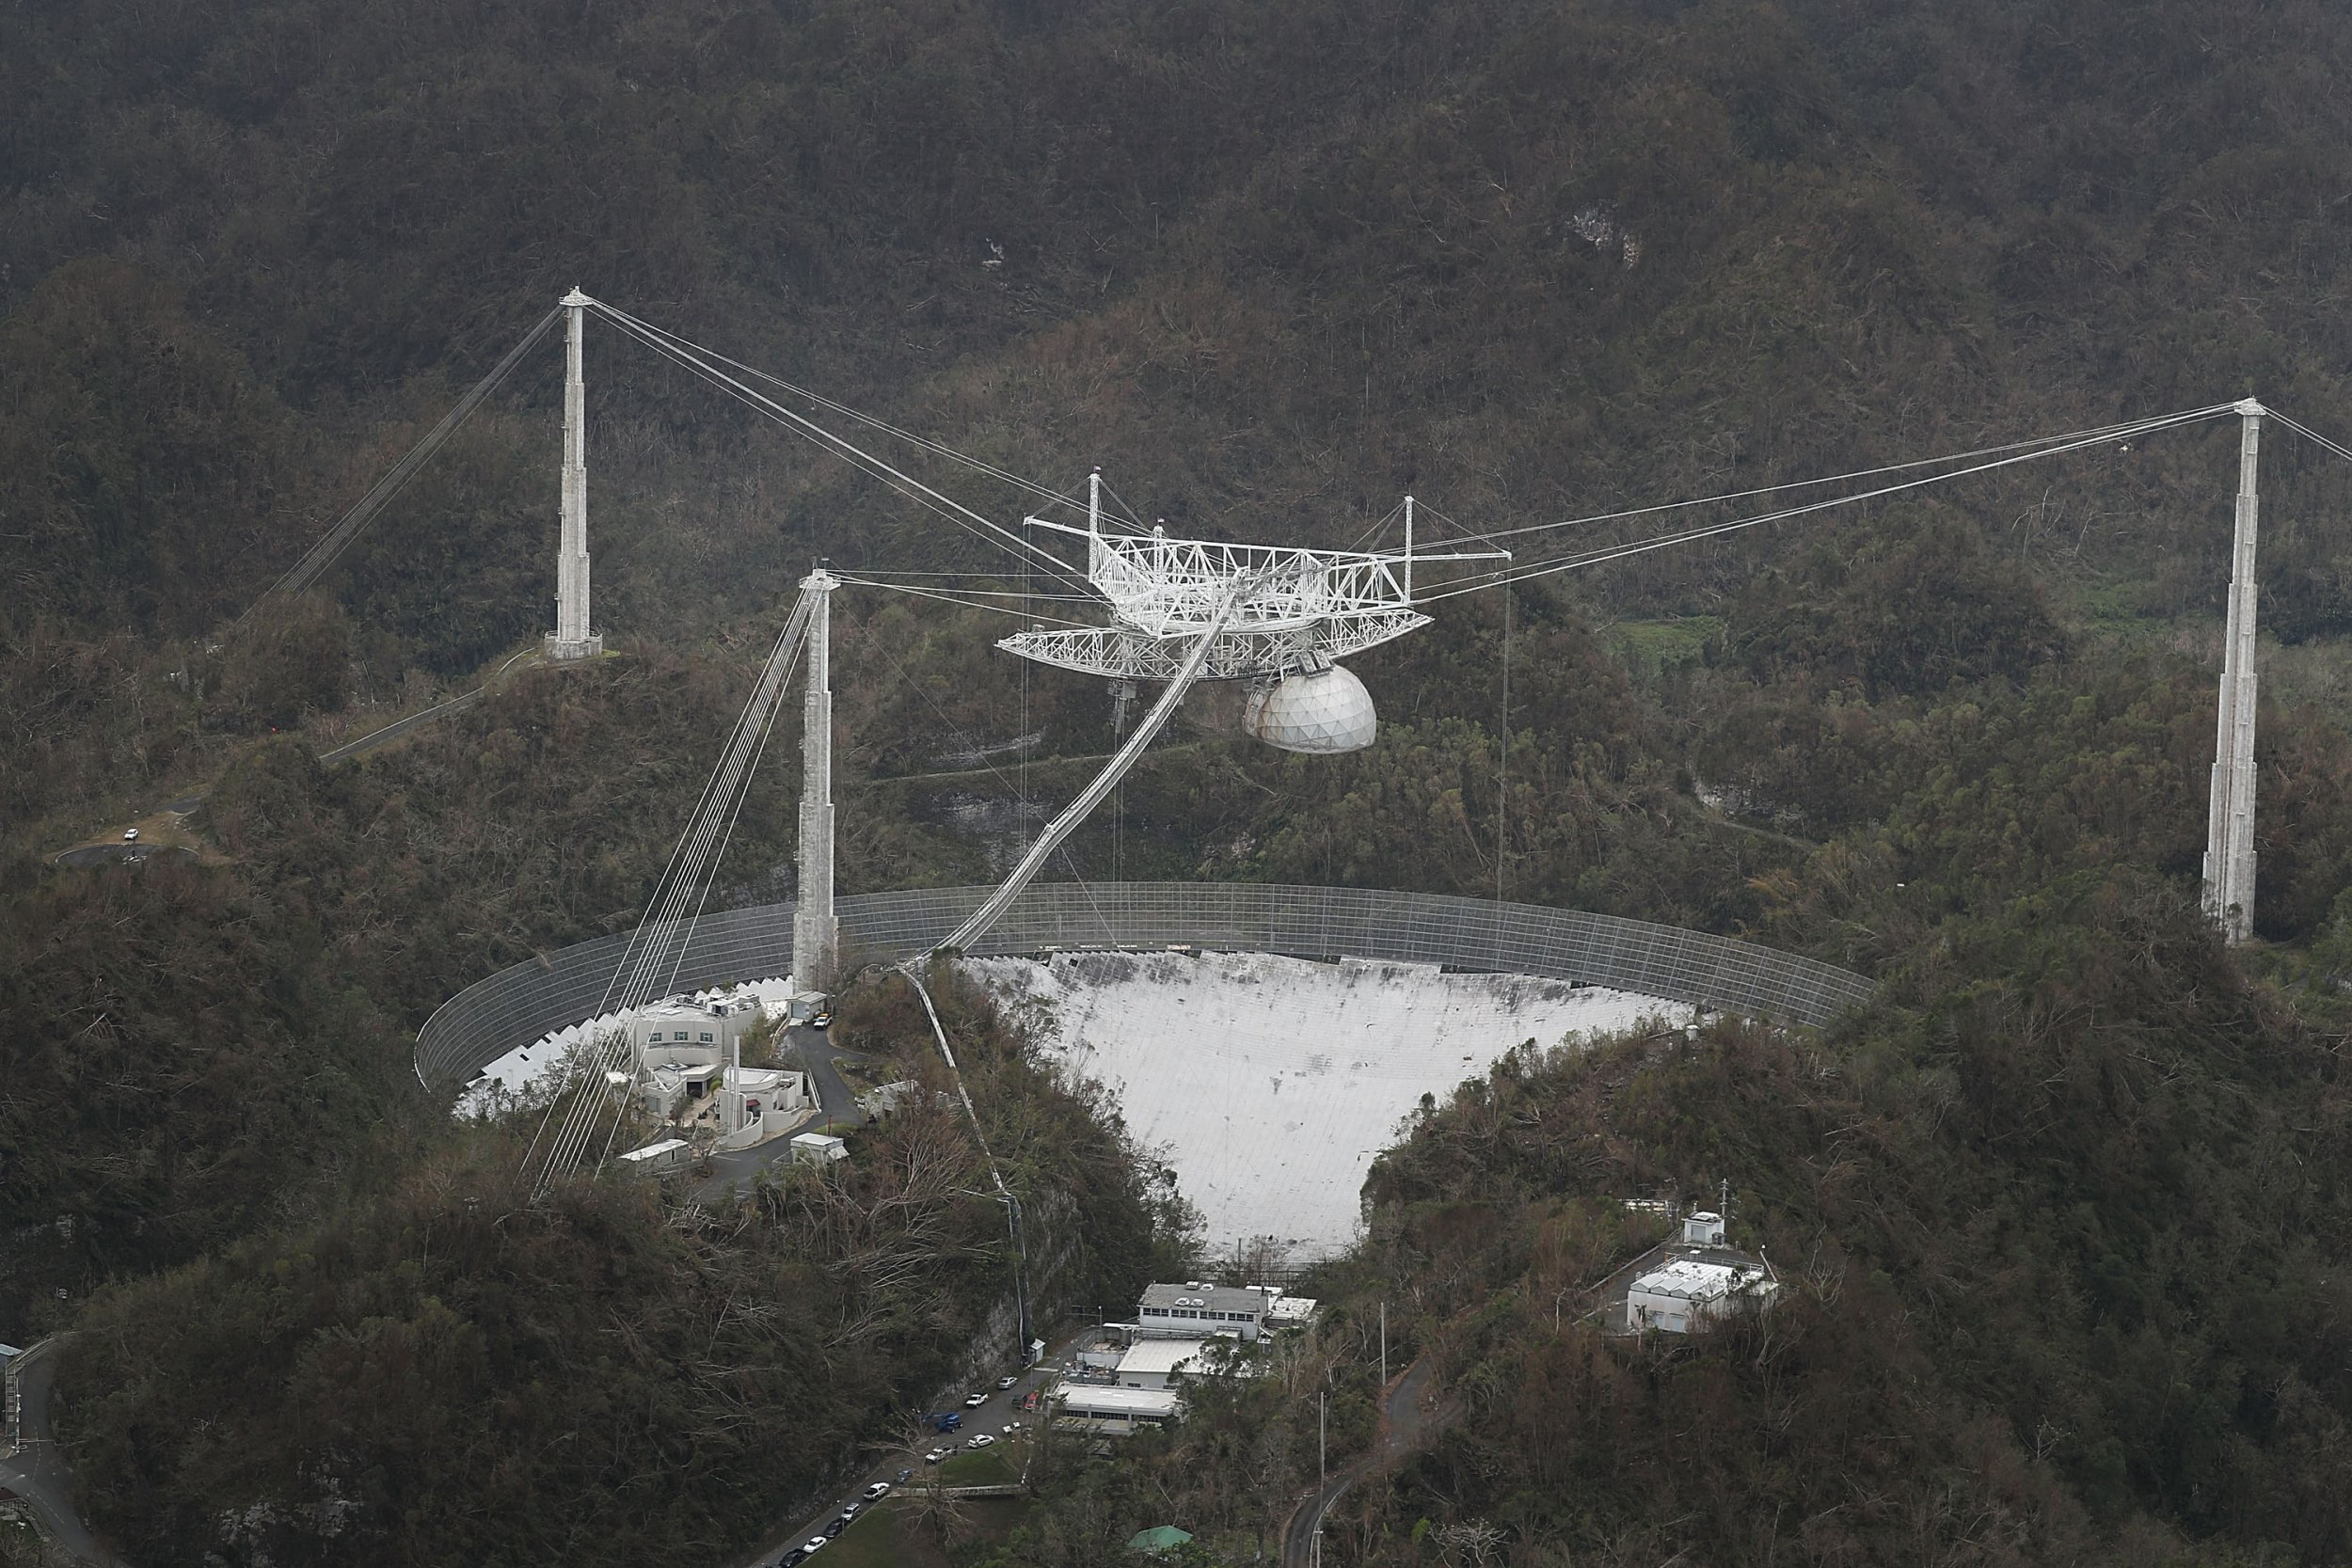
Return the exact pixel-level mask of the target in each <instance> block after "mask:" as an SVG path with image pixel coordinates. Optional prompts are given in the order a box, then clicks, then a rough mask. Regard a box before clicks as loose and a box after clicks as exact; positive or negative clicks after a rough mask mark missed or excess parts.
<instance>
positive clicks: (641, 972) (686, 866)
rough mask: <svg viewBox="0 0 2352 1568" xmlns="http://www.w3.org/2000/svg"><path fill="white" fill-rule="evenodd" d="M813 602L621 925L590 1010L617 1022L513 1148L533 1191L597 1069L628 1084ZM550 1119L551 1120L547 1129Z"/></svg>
mask: <svg viewBox="0 0 2352 1568" xmlns="http://www.w3.org/2000/svg"><path fill="white" fill-rule="evenodd" d="M815 602H816V597H815V591H813V590H809V589H803V591H802V593H801V595H800V597H799V598H798V599H797V600H795V601H794V603H793V606H792V613H791V615H790V616H789V617H788V618H787V620H786V622H785V626H784V630H783V632H782V633H781V634H780V635H779V636H778V637H777V638H776V643H775V647H774V649H773V650H772V651H771V652H770V654H769V656H768V661H767V664H766V666H765V667H764V668H763V669H762V670H761V671H760V676H759V682H758V684H757V685H756V686H755V688H754V689H753V690H752V694H751V696H750V698H749V699H748V700H747V701H746V702H745V703H744V705H743V711H742V713H741V714H740V715H739V717H738V718H737V719H736V721H735V730H734V733H733V734H732V735H730V736H728V738H727V744H726V747H725V749H724V750H723V752H721V754H720V758H719V762H718V766H717V767H715V768H712V769H711V774H710V780H709V783H707V784H705V785H704V787H703V793H702V800H701V801H700V802H699V804H697V805H696V807H695V810H694V815H693V817H692V819H691V821H690V823H689V824H688V826H687V830H686V832H685V833H684V834H682V835H681V836H680V837H679V839H678V842H677V846H676V847H675V848H674V849H673V850H672V851H671V853H670V863H669V865H668V867H667V868H666V869H665V870H664V871H663V872H662V874H661V880H660V883H659V884H658V885H657V886H656V888H655V890H654V895H653V898H652V900H651V902H650V903H649V904H648V905H647V907H646V911H645V919H644V922H643V923H642V924H640V925H639V926H638V927H637V929H636V930H635V931H634V932H632V933H631V934H630V936H629V941H628V950H627V951H626V952H624V953H623V954H622V957H621V961H620V964H619V965H618V966H617V967H616V968H615V969H614V971H613V974H612V981H611V983H610V984H609V985H607V986H606V988H605V993H604V999H603V1001H602V1002H601V1003H599V1004H598V1005H597V1008H596V1016H597V1017H599V1018H601V1017H603V1016H605V1015H606V1014H607V1013H612V1012H617V1013H619V1014H620V1015H621V1016H622V1019H623V1027H622V1028H620V1029H619V1030H616V1031H614V1032H612V1033H611V1034H608V1035H607V1036H605V1037H602V1038H600V1039H594V1040H591V1041H589V1042H588V1044H587V1045H586V1046H585V1047H584V1048H583V1049H582V1050H581V1051H580V1053H579V1054H577V1055H576V1056H575V1057H574V1058H573V1059H572V1062H571V1064H570V1066H569V1068H568V1069H567V1070H566V1072H565V1074H564V1081H563V1083H562V1084H561V1085H559V1086H558V1088H557V1090H556V1092H555V1094H554V1096H553V1097H552V1098H551V1099H550V1100H549V1101H548V1108H547V1110H546V1112H545V1113H544V1114H543V1115H542V1116H541V1117H540V1121H539V1130H538V1132H536V1133H534V1134H533V1135H532V1140H531V1148H530V1149H529V1150H528V1151H526V1152H525V1154H524V1156H523V1169H524V1172H525V1174H526V1175H527V1176H528V1175H532V1172H533V1169H534V1165H535V1171H536V1174H535V1176H533V1177H532V1196H533V1197H534V1198H535V1197H537V1196H540V1195H542V1194H544V1193H545V1192H546V1191H547V1189H548V1186H550V1185H551V1184H552V1183H553V1182H554V1181H555V1180H556V1179H557V1178H558V1177H559V1176H561V1175H562V1174H563V1173H564V1172H565V1171H567V1170H570V1169H572V1168H574V1167H575V1166H577V1165H578V1164H580V1161H581V1158H582V1156H583V1155H585V1154H586V1152H587V1150H588V1148H589V1146H590V1144H591V1142H592V1141H593V1139H594V1137H595V1134H596V1124H597V1122H598V1121H599V1120H600V1119H601V1117H602V1116H603V1113H604V1110H605V1108H606V1106H607V1105H608V1104H609V1103H610V1100H611V1097H610V1095H609V1093H608V1086H609V1085H610V1083H611V1080H610V1078H609V1077H608V1076H607V1075H608V1074H611V1073H613V1072H617V1071H619V1070H621V1069H622V1067H623V1064H624V1062H627V1063H628V1069H629V1084H628V1087H629V1092H631V1093H633V1092H634V1090H635V1088H636V1083H637V1072H638V1067H637V1064H636V1063H635V1061H634V1060H633V1059H632V1058H633V1053H632V1052H631V1050H630V1048H629V1044H628V1028H627V1018H628V1014H629V1013H631V1012H633V1011H635V1010H636V1009H637V1008H639V1007H642V1006H644V1005H645V1004H646V1003H647V1002H649V1001H651V1000H653V999H654V998H655V997H656V996H657V995H659V994H661V993H664V992H666V991H667V990H668V989H669V987H670V986H671V984H672V983H674V982H675V979H676V977H677V972H678V967H679V965H680V964H681V963H682V962H683V961H684V959H685V957H686V950H687V947H688V945H689V944H690V943H691V942H692V940H693V935H694V926H695V923H696V922H697V921H698V920H699V919H700V918H701V916H702V911H703V907H704V905H705V904H707V902H708V901H709V897H710V890H711V888H712V886H713V885H714V884H715V882H716V880H717V878H718V872H719V866H720V864H721V863H722V862H723V860H724V858H725V855H726V848H727V844H728V842H729V841H730V840H731V839H732V838H733V837H734V833H735V823H736V818H737V817H738V816H739V815H740V814H741V812H742V809H743V800H744V798H745V796H746V795H748V794H749V792H750V781H751V778H752V776H753V774H754V773H755V770H756V768H757V766H758V762H759V758H760V755H761V753H762V752H765V751H766V750H767V745H768V737H769V734H770V732H771V729H772V727H773V723H774V720H775V715H776V710H777V707H778V705H779V702H780V700H781V699H782V697H783V695H784V690H785V688H786V686H787V684H789V682H790V681H791V678H792V673H793V670H794V669H795V668H796V667H797V666H798V664H799V662H800V657H801V650H802V648H803V645H804V643H805V642H806V641H807V634H808V626H809V619H810V616H811V614H812V612H813V610H814V607H815ZM559 1109H560V1110H561V1111H562V1113H563V1115H562V1118H561V1120H560V1121H559V1120H557V1116H556V1113H557V1112H558V1110H559ZM626 1119H627V1112H626V1110H625V1109H622V1110H618V1111H616V1114H615V1116H614V1118H613V1122H612V1127H611V1129H609V1130H608V1131H607V1132H606V1133H605V1139H604V1145H603V1148H602V1151H601V1152H600V1153H599V1155H598V1157H597V1164H599V1165H601V1164H603V1162H604V1160H605V1159H607V1158H609V1157H610V1156H611V1153H612V1141H613V1139H614V1138H615V1137H616V1136H618V1134H619V1131H620V1128H621V1125H622V1123H623V1122H624V1121H626ZM550 1123H553V1124H554V1130H553V1132H552V1133H550V1132H549V1124H550ZM543 1149H544V1154H543V1152H542V1151H543Z"/></svg>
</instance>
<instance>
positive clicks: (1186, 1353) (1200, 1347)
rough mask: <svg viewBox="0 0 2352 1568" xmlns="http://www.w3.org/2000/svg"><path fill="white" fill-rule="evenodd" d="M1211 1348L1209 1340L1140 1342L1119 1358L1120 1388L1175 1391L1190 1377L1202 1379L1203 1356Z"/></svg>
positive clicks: (1206, 1363) (1205, 1357)
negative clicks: (1175, 1388) (1170, 1389)
mask: <svg viewBox="0 0 2352 1568" xmlns="http://www.w3.org/2000/svg"><path fill="white" fill-rule="evenodd" d="M1219 1338H1231V1336H1219ZM1208 1345H1209V1340H1208V1339H1206V1338H1200V1339H1138V1340H1136V1342H1135V1343H1134V1344H1133V1345H1130V1346H1129V1347H1128V1348H1127V1352H1126V1354H1123V1355H1121V1356H1120V1358H1119V1366H1118V1369H1117V1370H1118V1373H1119V1386H1120V1387H1122V1388H1173V1387H1175V1386H1177V1385H1178V1384H1179V1383H1182V1382H1183V1381H1184V1379H1186V1378H1188V1377H1200V1376H1203V1375H1205V1374H1206V1372H1207V1370H1208V1358H1207V1356H1206V1354H1204V1353H1205V1352H1206V1351H1207V1349H1208Z"/></svg>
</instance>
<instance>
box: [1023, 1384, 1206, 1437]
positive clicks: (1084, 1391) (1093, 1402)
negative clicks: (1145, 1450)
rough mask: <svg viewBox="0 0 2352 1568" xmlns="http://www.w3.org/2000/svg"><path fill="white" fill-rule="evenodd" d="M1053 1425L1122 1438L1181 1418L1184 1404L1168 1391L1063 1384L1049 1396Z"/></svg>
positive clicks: (1173, 1393)
mask: <svg viewBox="0 0 2352 1568" xmlns="http://www.w3.org/2000/svg"><path fill="white" fill-rule="evenodd" d="M1049 1398H1050V1400H1051V1402H1052V1405H1053V1411H1054V1424H1055V1425H1057V1426H1060V1427H1065V1428H1072V1429H1075V1430H1077V1431H1081V1432H1101V1433H1111V1434H1113V1435H1121V1434H1124V1433H1131V1432H1134V1431H1136V1429H1137V1428H1139V1427H1148V1426H1153V1427H1164V1426H1168V1425H1170V1424H1171V1423H1173V1422H1176V1421H1180V1420H1182V1419H1184V1401H1183V1400H1182V1399H1181V1398H1180V1397H1179V1396H1178V1395H1177V1394H1176V1392H1175V1391H1174V1390H1173V1389H1168V1388H1105V1387H1102V1386H1097V1385H1089V1384H1084V1383H1064V1384H1061V1385H1059V1386H1057V1387H1056V1388H1055V1389H1054V1391H1053V1393H1052V1394H1051V1395H1050V1396H1049Z"/></svg>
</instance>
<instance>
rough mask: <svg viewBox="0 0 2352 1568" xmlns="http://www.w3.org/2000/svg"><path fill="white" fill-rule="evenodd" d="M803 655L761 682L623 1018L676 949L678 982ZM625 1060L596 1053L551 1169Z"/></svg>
mask: <svg viewBox="0 0 2352 1568" xmlns="http://www.w3.org/2000/svg"><path fill="white" fill-rule="evenodd" d="M803 597H805V595H803ZM801 620H802V624H803V628H804V626H805V617H802V618H801ZM799 650H800V640H799V639H795V640H794V642H793V645H792V648H791V651H790V653H789V654H788V655H787V656H786V657H784V658H783V659H781V660H778V661H776V663H775V664H773V665H771V671H770V672H769V673H771V675H772V676H773V677H774V678H773V679H772V680H771V681H767V682H763V689H762V691H761V692H760V693H758V696H759V698H760V702H759V710H758V712H757V713H756V714H754V715H752V716H750V718H751V721H750V722H749V723H747V724H744V725H740V726H739V729H738V731H737V734H736V736H734V737H733V740H732V742H731V744H730V746H729V749H728V755H727V760H726V767H725V773H724V777H723V781H722V783H721V785H720V787H719V789H718V791H717V792H716V793H715V795H714V796H713V798H712V799H711V801H710V804H709V807H708V809H707V810H706V811H704V812H703V813H701V814H700V815H699V818H698V821H697V823H696V830H695V835H694V842H693V845H692V847H691V851H690V853H689V856H688V859H687V861H686V863H685V864H684V865H683V866H682V867H681V869H680V873H679V875H678V876H677V877H676V878H675V879H674V880H673V882H672V884H671V886H670V888H669V890H668V896H667V897H666V898H665V899H664V900H663V903H662V907H661V912H660V915H659V916H658V917H657V920H656V922H655V924H656V926H657V929H658V939H657V940H656V941H654V942H648V943H646V944H645V945H644V947H643V948H642V949H641V950H640V952H639V956H638V963H637V965H636V968H635V970H634V972H633V973H631V974H629V977H628V982H627V984H626V985H625V987H624V989H623V990H622V994H621V1010H622V1011H623V1012H624V1013H626V1012H628V1011H630V1010H632V1009H634V1008H637V1007H640V1006H644V1004H645V1003H646V1002H648V1001H650V1000H651V999H652V997H653V995H654V992H655V990H657V989H658V985H657V977H658V976H659V974H660V967H661V964H662V959H663V956H664V954H665V952H669V951H671V950H672V949H673V947H674V945H675V956H674V957H673V959H672V962H671V965H670V969H669V974H670V976H671V977H673V978H674V977H675V974H676V973H677V962H676V959H677V958H682V956H683V953H684V942H685V941H686V940H689V939H691V926H690V927H687V932H686V936H685V937H684V938H681V937H679V934H678V933H679V927H680V923H681V921H682V919H683V917H684V913H685V909H686V904H687V901H688V900H689V899H690V898H691V897H692V896H693V895H694V890H695V889H696V888H697V887H700V888H702V889H703V890H704V894H703V895H704V897H705V898H707V896H708V888H709V885H710V881H711V879H712V878H713V877H715V875H716V872H717V862H716V860H714V859H713V858H712V855H711V844H712V840H713V839H714V838H715V837H718V836H719V835H720V831H721V830H720V822H721V819H722V817H723V818H724V821H725V832H726V834H727V835H728V836H730V837H731V836H732V833H733V831H734V823H735V820H736V817H737V815H738V814H739V812H740V810H741V802H742V788H743V786H742V780H743V778H744V775H745V772H746V769H747V768H748V766H749V764H750V762H751V759H752V757H753V756H754V755H755V752H764V751H765V749H766V736H767V734H768V733H769V731H770V729H771V727H772V720H773V715H774V712H775V709H776V705H777V704H778V703H779V702H780V701H781V696H782V691H783V689H784V687H785V686H786V685H787V684H788V682H789V680H790V678H791V673H792V670H793V668H794V667H796V666H797V665H798V663H799ZM754 741H756V746H754V744H753V742H754ZM625 1055H626V1052H625V1050H624V1048H623V1047H622V1046H621V1045H619V1044H615V1045H613V1046H612V1047H610V1048H608V1049H605V1050H602V1051H599V1052H598V1053H597V1059H596V1065H595V1067H594V1068H593V1069H592V1070H591V1073H590V1075H589V1082H588V1083H587V1084H586V1085H585V1091H586V1092H583V1093H581V1094H580V1098H579V1100H578V1101H577V1102H576V1116H575V1117H574V1118H567V1126H575V1125H576V1127H577V1129H578V1130H577V1131H575V1132H573V1133H572V1135H571V1137H570V1138H569V1140H568V1141H567V1143H565V1144H559V1146H558V1148H557V1152H556V1155H555V1157H554V1158H553V1159H552V1160H551V1161H550V1164H551V1166H552V1167H554V1168H559V1169H560V1168H563V1167H564V1166H568V1165H570V1164H574V1163H576V1162H577V1160H578V1158H579V1156H580V1154H581V1153H583V1152H585V1145H586V1141H587V1139H588V1138H590V1137H593V1136H594V1132H595V1124H596V1108H597V1106H598V1105H599V1103H600V1101H601V1096H600V1095H598V1094H597V1093H596V1092H595V1091H596V1082H595V1080H596V1077H598V1076H601V1075H602V1074H604V1073H607V1072H611V1071H612V1070H615V1069H616V1068H617V1067H618V1064H619V1061H620V1060H621V1059H622V1058H623V1057H624V1056H625ZM634 1081H635V1073H634V1071H633V1070H632V1073H631V1082H632V1085H633V1084H634ZM618 1125H619V1123H618V1121H617V1120H616V1121H615V1123H614V1126H615V1128H616V1129H617V1128H618Z"/></svg>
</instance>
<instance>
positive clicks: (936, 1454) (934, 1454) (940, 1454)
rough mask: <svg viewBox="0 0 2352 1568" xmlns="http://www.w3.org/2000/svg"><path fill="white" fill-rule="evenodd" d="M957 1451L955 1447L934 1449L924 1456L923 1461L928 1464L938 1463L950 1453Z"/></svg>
mask: <svg viewBox="0 0 2352 1568" xmlns="http://www.w3.org/2000/svg"><path fill="white" fill-rule="evenodd" d="M955 1451H956V1450H955V1449H932V1450H931V1451H930V1452H929V1453H927V1454H925V1455H924V1456H923V1463H924V1464H926V1465H936V1464H938V1463H939V1462H940V1461H941V1460H943V1459H945V1458H946V1457H947V1456H948V1455H949V1454H951V1453H953V1452H955Z"/></svg>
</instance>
